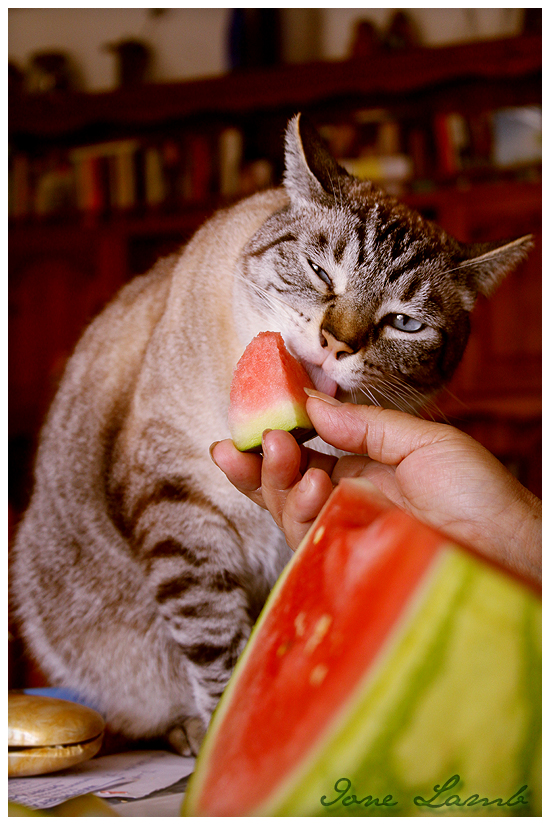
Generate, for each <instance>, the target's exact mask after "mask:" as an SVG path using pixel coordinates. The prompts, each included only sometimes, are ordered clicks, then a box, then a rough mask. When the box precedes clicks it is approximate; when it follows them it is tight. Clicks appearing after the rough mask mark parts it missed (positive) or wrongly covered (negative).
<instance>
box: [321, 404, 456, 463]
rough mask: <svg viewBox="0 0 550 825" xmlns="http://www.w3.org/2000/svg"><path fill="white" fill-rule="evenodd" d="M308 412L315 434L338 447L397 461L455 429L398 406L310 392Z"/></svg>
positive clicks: (381, 460) (450, 435)
mask: <svg viewBox="0 0 550 825" xmlns="http://www.w3.org/2000/svg"><path fill="white" fill-rule="evenodd" d="M307 412H308V415H309V417H310V419H311V422H312V424H313V426H314V427H315V429H316V431H317V434H318V435H319V436H320V437H321V438H322V439H323V440H324V441H327V442H328V443H329V444H332V445H333V446H334V447H337V448H338V449H339V450H345V451H346V452H351V453H357V454H359V455H368V456H369V457H370V458H372V459H373V460H374V461H379V462H380V463H381V464H392V465H397V464H399V463H400V462H401V461H403V459H404V458H406V457H407V456H408V455H410V454H411V453H413V452H415V451H416V450H418V449H420V448H421V447H425V446H427V445H430V444H434V443H436V442H438V441H445V440H447V439H449V438H452V437H453V435H454V434H455V433H456V431H455V430H454V428H453V427H450V426H449V425H447V424H437V423H434V422H433V421H424V419H421V418H416V417H415V416H413V415H409V413H404V412H400V411H399V410H386V409H383V408H382V407H368V406H363V405H356V404H341V403H339V402H336V400H335V399H332V398H331V399H330V401H328V402H327V401H325V400H323V399H322V398H318V397H316V396H310V398H308V401H307Z"/></svg>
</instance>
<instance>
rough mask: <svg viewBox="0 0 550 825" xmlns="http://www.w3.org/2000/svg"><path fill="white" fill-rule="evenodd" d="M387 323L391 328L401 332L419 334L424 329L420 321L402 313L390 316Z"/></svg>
mask: <svg viewBox="0 0 550 825" xmlns="http://www.w3.org/2000/svg"><path fill="white" fill-rule="evenodd" d="M389 321H390V323H391V325H392V327H395V329H399V330H401V332H420V330H421V329H423V328H424V324H423V323H422V321H417V319H416V318H411V316H410V315H405V314H404V313H402V312H398V313H396V314H395V315H390V316H389Z"/></svg>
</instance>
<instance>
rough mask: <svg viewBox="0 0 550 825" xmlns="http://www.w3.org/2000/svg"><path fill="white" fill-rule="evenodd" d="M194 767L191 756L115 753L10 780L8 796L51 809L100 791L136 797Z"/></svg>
mask: <svg viewBox="0 0 550 825" xmlns="http://www.w3.org/2000/svg"><path fill="white" fill-rule="evenodd" d="M194 766H195V760H194V759H192V758H187V757H183V756H177V755H176V754H172V753H168V752H167V751H130V752H128V753H120V754H118V753H117V754H113V755H111V756H100V757H98V758H96V759H91V760H90V761H89V762H83V763H82V764H80V765H76V766H74V767H73V768H71V769H70V770H67V771H60V772H59V773H52V774H48V775H47V776H23V777H17V778H14V779H10V780H9V782H8V797H9V799H11V800H12V801H14V802H20V803H21V804H22V805H27V806H29V807H30V808H52V807H53V806H54V805H60V804H61V803H62V802H64V801H65V800H66V799H71V798H72V797H75V796H81V795H82V794H86V793H98V792H99V791H102V794H101V795H102V796H104V797H119V798H120V797H122V798H127V799H139V798H141V797H143V796H147V795H148V794H150V793H153V792H154V791H158V790H161V789H163V788H168V787H169V786H170V785H173V784H174V783H175V782H178V781H179V780H180V779H183V778H184V777H186V776H189V775H190V774H191V773H192V772H193V769H194ZM107 789H108V790H109V793H106V791H107Z"/></svg>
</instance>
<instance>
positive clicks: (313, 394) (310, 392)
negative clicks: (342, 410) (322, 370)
mask: <svg viewBox="0 0 550 825" xmlns="http://www.w3.org/2000/svg"><path fill="white" fill-rule="evenodd" d="M304 392H305V394H306V395H309V397H310V398H318V399H319V401H326V403H327V404H330V405H331V407H341V406H342V402H341V401H338V399H337V398H333V397H332V395H326V393H324V392H320V391H319V390H312V389H310V388H309V387H304Z"/></svg>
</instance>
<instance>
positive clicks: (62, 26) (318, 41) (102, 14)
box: [8, 8, 523, 91]
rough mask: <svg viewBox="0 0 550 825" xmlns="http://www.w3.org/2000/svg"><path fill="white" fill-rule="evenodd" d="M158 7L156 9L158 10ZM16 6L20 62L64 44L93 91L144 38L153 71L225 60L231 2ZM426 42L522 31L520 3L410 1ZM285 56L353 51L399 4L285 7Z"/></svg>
mask: <svg viewBox="0 0 550 825" xmlns="http://www.w3.org/2000/svg"><path fill="white" fill-rule="evenodd" d="M153 11H159V10H153ZM161 11H164V13H163V14H161V15H160V16H152V14H151V10H150V9H116V8H99V9H93V8H82V9H80V8H58V9H48V8H30V9H22V8H11V9H9V10H8V21H9V22H8V32H9V34H8V38H9V39H8V53H9V58H10V60H13V61H14V62H15V63H16V64H17V65H18V66H19V67H20V68H25V67H26V66H27V65H28V61H29V58H30V56H31V54H32V53H33V52H35V51H38V50H45V49H49V50H53V49H60V50H63V51H65V52H67V53H68V54H69V55H70V56H71V57H72V58H73V59H74V61H75V63H76V64H77V66H78V67H79V69H80V71H81V76H82V85H83V86H84V88H86V89H87V90H90V91H100V90H106V89H110V88H113V87H114V85H115V83H116V71H115V59H114V57H113V55H112V54H111V53H109V52H108V51H106V50H105V49H104V48H103V47H104V45H105V44H107V43H113V42H117V41H119V40H121V39H122V38H128V37H132V38H140V39H143V40H144V41H146V42H147V43H149V44H150V45H151V46H152V48H153V49H154V52H155V64H154V73H153V79H154V80H157V81H169V80H184V79H190V78H194V77H205V76H209V75H216V74H220V73H223V72H224V71H226V70H227V68H228V61H227V32H228V25H229V20H230V12H231V9H218V8H205V9H189V8H186V9H166V10H161ZM407 11H408V13H409V14H410V15H411V17H412V18H413V19H414V21H415V23H416V25H417V27H418V28H419V30H420V33H421V36H422V41H423V42H424V43H425V44H426V45H430V46H436V45H443V44H448V43H452V42H458V41H464V40H473V39H479V38H484V37H503V36H507V35H513V34H517V33H519V30H520V28H521V22H522V16H523V9H494V8H490V9H416V8H413V9H408V10H407ZM281 12H282V18H283V33H282V34H283V55H284V57H285V59H286V60H288V61H290V62H292V61H300V60H311V59H316V58H320V59H342V58H345V57H346V56H347V55H348V54H349V49H350V45H351V43H352V40H353V30H354V25H355V23H356V21H357V20H359V19H368V20H371V21H372V22H373V23H375V24H376V25H377V26H378V27H379V28H380V29H382V30H383V29H384V28H385V27H386V26H387V24H388V21H389V19H390V17H391V15H392V13H393V12H394V9H357V8H354V9H282V10H281Z"/></svg>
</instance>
